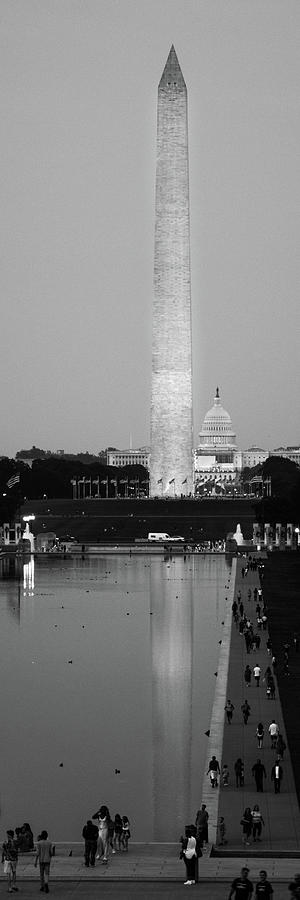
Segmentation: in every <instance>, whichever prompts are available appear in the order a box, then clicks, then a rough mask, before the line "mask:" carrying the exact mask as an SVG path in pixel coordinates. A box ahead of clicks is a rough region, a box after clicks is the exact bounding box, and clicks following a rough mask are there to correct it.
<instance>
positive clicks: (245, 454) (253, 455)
mask: <svg viewBox="0 0 300 900" xmlns="http://www.w3.org/2000/svg"><path fill="white" fill-rule="evenodd" d="M271 455H272V454H271ZM269 456H270V451H269V450H262V449H261V447H256V446H255V445H253V447H249V449H248V450H243V451H242V467H243V469H253V468H254V466H260V465H261V464H262V463H264V462H265V461H266V459H268V457H269Z"/></svg>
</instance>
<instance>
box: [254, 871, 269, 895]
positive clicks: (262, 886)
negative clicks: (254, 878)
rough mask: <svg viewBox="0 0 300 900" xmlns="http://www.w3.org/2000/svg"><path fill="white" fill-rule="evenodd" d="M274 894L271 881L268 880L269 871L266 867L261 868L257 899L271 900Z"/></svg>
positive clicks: (256, 893)
mask: <svg viewBox="0 0 300 900" xmlns="http://www.w3.org/2000/svg"><path fill="white" fill-rule="evenodd" d="M272 894H273V888H272V885H271V883H270V881H267V872H266V870H265V869H261V870H260V873H259V881H258V882H257V885H256V888H255V900H270V898H271V897H272Z"/></svg>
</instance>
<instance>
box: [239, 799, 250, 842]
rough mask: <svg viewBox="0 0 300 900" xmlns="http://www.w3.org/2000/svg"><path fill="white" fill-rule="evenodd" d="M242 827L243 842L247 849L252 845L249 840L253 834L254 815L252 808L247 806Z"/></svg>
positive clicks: (242, 819)
mask: <svg viewBox="0 0 300 900" xmlns="http://www.w3.org/2000/svg"><path fill="white" fill-rule="evenodd" d="M241 826H242V841H243V844H246V846H247V847H249V845H250V840H249V838H250V837H251V834H252V814H251V809H250V806H246V809H245V812H244V814H243V816H242V818H241Z"/></svg>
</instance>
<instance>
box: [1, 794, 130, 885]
mask: <svg viewBox="0 0 300 900" xmlns="http://www.w3.org/2000/svg"><path fill="white" fill-rule="evenodd" d="M96 823H97V824H96ZM82 837H83V840H84V864H85V866H87V867H88V866H95V861H96V860H101V862H102V864H103V865H107V863H108V859H109V855H110V853H112V854H114V853H117V851H120V852H121V851H124V852H125V853H127V852H128V843H129V838H130V823H129V819H128V816H125V815H124V816H121V815H120V814H119V813H116V815H115V817H114V819H112V818H111V815H110V812H109V809H108V807H107V806H105V805H102V806H100V808H99V809H98V811H97V812H96V813H94V815H93V816H92V819H88V821H87V823H86V825H84V827H83V830H82ZM31 851H33V852H35V860H34V866H35V867H37V865H39V869H40V890H41V891H44V893H45V894H48V893H49V875H50V864H51V859H52V856H54V855H55V846H53V844H52V843H51V841H50V840H49V839H48V832H47V831H45V830H43V831H42V832H41V834H39V835H38V837H37V841H36V846H35V845H34V838H33V832H32V830H31V828H30V825H29V824H28V822H26V823H25V824H24V825H23V826H22V828H15V829H11V828H10V829H8V831H7V832H6V841H4V843H3V844H2V863H3V869H4V874H5V875H6V876H7V881H8V892H9V893H13V892H15V891H18V887H17V883H16V882H17V864H18V857H19V854H20V853H28V852H31ZM71 854H72V851H71Z"/></svg>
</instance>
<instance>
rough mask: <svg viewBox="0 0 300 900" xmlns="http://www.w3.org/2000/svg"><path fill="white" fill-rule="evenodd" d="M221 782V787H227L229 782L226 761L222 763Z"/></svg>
mask: <svg viewBox="0 0 300 900" xmlns="http://www.w3.org/2000/svg"><path fill="white" fill-rule="evenodd" d="M222 784H223V787H227V785H228V784H229V769H228V765H227V763H224V765H223V766H222Z"/></svg>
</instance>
